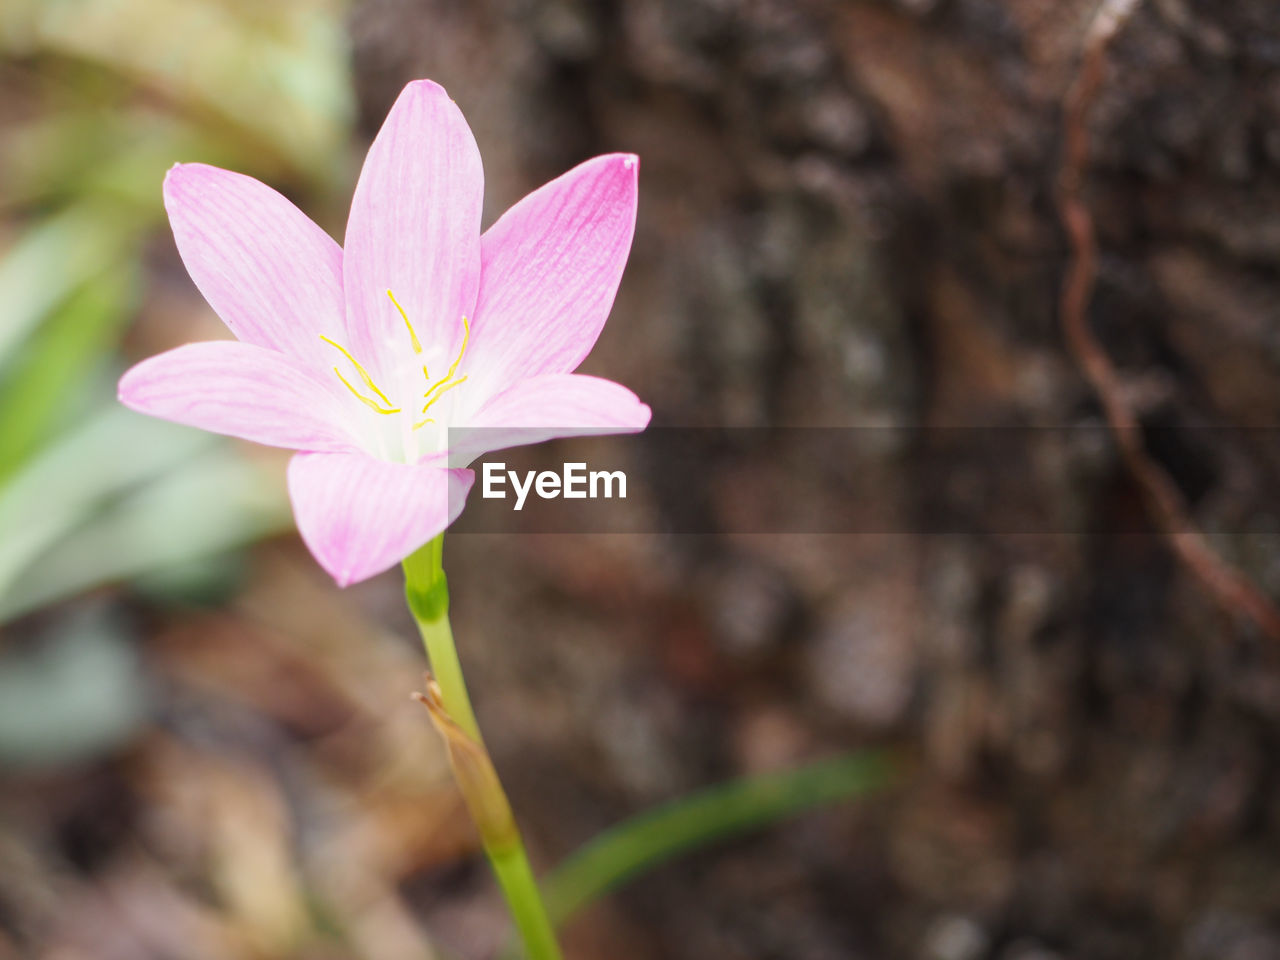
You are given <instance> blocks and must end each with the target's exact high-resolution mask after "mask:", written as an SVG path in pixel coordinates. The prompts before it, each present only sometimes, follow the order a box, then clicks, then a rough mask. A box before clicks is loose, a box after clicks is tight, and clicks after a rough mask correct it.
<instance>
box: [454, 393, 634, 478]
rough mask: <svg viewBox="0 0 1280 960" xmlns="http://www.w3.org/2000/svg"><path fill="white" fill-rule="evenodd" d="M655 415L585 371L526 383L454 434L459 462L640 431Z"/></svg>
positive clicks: (503, 395) (491, 403)
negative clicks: (548, 442)
mask: <svg viewBox="0 0 1280 960" xmlns="http://www.w3.org/2000/svg"><path fill="white" fill-rule="evenodd" d="M650 416H651V411H650V410H649V407H648V405H646V404H644V403H641V402H640V400H639V398H637V397H636V395H635V394H634V393H632V392H631V391H630V390H628V389H627V388H626V387H624V386H622V384H620V383H614V382H613V381H612V380H604V379H601V378H600V377H589V376H586V375H585V374H580V373H549V374H545V375H543V376H541V377H531V378H530V379H528V380H521V381H520V382H518V383H517V384H515V385H514V386H512V387H510V388H509V389H507V390H505V391H503V392H502V393H500V394H499V395H498V396H496V397H494V398H493V399H492V400H490V401H489V402H488V403H487V404H485V405H484V406H483V407H481V408H480V410H479V411H478V412H477V413H476V414H475V415H474V416H472V417H470V418H469V419H468V420H467V422H466V424H465V426H464V427H463V428H462V429H457V428H455V429H453V430H451V431H450V433H449V453H450V460H451V462H453V463H455V464H456V463H466V462H469V461H470V460H471V459H472V458H474V457H476V456H479V455H480V454H482V453H487V452H489V451H490V450H502V449H504V448H506V447H519V446H523V445H525V444H528V443H541V442H542V441H543V440H550V439H551V438H552V437H573V436H591V435H600V434H610V433H637V432H639V431H641V430H643V429H644V428H645V427H646V426H648V425H649V418H650Z"/></svg>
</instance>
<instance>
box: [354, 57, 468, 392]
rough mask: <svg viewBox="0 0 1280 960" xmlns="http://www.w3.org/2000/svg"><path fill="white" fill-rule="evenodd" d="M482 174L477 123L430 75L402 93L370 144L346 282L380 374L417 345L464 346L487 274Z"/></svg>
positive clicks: (366, 353)
mask: <svg viewBox="0 0 1280 960" xmlns="http://www.w3.org/2000/svg"><path fill="white" fill-rule="evenodd" d="M483 195H484V171H483V169H482V168H481V165H480V151H479V150H478V148H477V147H476V141H475V138H474V137H473V136H472V135H471V128H470V127H468V126H467V121H466V120H464V119H463V117H462V112H461V111H460V110H459V109H458V105H457V104H456V103H454V102H453V101H452V100H450V99H449V95H448V94H447V93H445V91H444V88H443V87H441V86H440V85H439V84H437V83H433V82H431V81H430V80H418V81H415V82H414V83H411V84H409V85H408V86H407V87H405V88H404V91H403V92H402V93H401V94H400V97H399V99H398V100H396V102H395V105H394V106H393V107H392V108H391V112H390V113H389V114H388V115H387V119H386V121H385V122H384V123H383V125H382V129H381V130H380V131H379V132H378V136H377V137H376V138H375V139H374V141H373V145H372V146H371V147H370V148H369V155H368V157H366V159H365V162H364V169H363V170H361V172H360V181H359V183H357V184H356V190H355V196H354V197H353V198H352V201H351V216H350V219H349V220H348V221H347V236H346V254H345V265H344V285H345V288H346V302H347V336H348V337H349V339H350V343H349V344H348V345H349V346H350V348H351V350H352V352H353V353H354V354H355V355H356V357H357V358H359V359H360V361H361V362H362V363H364V364H366V365H367V366H370V367H371V368H373V369H374V370H376V371H378V373H380V374H382V375H384V376H387V375H389V374H390V373H391V372H392V360H391V358H392V357H394V356H397V355H403V354H404V353H405V352H406V351H408V350H409V349H411V345H412V338H411V336H410V333H409V330H407V329H406V328H405V321H404V320H403V319H402V318H401V317H400V314H399V313H398V311H397V310H396V308H395V305H394V304H393V303H392V302H391V299H390V298H389V297H388V296H387V291H388V290H391V291H392V292H393V293H394V294H395V297H396V300H397V301H398V302H399V303H400V305H401V306H402V307H403V308H404V310H405V312H406V313H407V315H408V317H409V320H410V322H411V323H412V325H413V330H414V333H415V335H416V336H417V338H418V339H419V341H420V343H421V344H422V345H423V347H424V349H432V348H436V349H437V350H438V353H439V354H441V355H449V354H450V353H451V352H452V351H453V350H455V349H457V345H458V344H459V343H460V342H461V339H462V318H463V317H464V316H467V317H470V316H471V314H472V307H473V306H474V305H475V299H476V287H477V285H478V283H479V276H480V207H481V201H482V199H483Z"/></svg>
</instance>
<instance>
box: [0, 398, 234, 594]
mask: <svg viewBox="0 0 1280 960" xmlns="http://www.w3.org/2000/svg"><path fill="white" fill-rule="evenodd" d="M217 443H218V440H217V438H215V437H213V436H210V435H208V434H204V433H201V432H199V431H197V430H189V429H187V428H184V427H178V426H175V425H173V424H170V423H166V422H164V421H162V420H153V419H151V418H149V417H143V416H140V415H139V414H136V413H133V412H132V411H129V410H126V409H125V408H124V407H121V406H119V405H118V404H116V403H114V402H112V403H110V404H109V405H108V406H107V407H106V408H105V409H104V410H103V411H102V412H101V413H99V414H97V415H96V416H94V417H93V418H92V419H90V420H89V421H88V422H86V423H85V424H84V425H83V426H81V427H80V428H79V429H77V430H73V431H69V432H68V433H67V434H65V435H64V436H63V437H61V438H60V439H59V440H58V441H57V442H56V443H54V444H53V445H52V446H50V447H49V448H48V449H46V450H45V451H43V452H42V453H41V454H40V455H39V456H37V457H36V458H35V459H34V460H32V461H30V462H29V463H27V464H26V466H24V467H23V468H22V470H21V471H20V472H19V473H17V474H15V475H14V477H13V478H12V480H10V481H9V483H8V484H6V485H5V487H4V488H3V489H0V609H4V608H5V607H13V606H15V605H21V604H19V603H18V602H17V601H16V600H15V599H14V598H13V597H11V596H10V595H9V594H10V593H11V590H12V587H13V582H14V580H15V579H17V578H18V577H19V576H21V575H22V574H23V572H24V571H25V570H27V569H28V568H29V567H31V566H32V564H34V563H35V562H36V560H37V558H38V557H39V556H40V555H41V554H42V553H43V552H44V551H46V550H47V549H48V548H49V547H50V546H52V545H53V544H54V543H56V542H57V541H58V540H59V539H61V538H63V537H64V536H66V535H67V534H68V533H69V532H70V531H72V530H73V529H75V527H76V526H77V525H79V524H81V523H84V522H86V521H87V520H88V519H89V518H91V517H92V516H93V515H94V514H95V513H97V512H99V511H101V510H102V509H103V508H104V507H105V506H106V505H107V504H108V503H109V502H110V501H111V500H113V499H114V498H118V497H120V496H121V495H123V494H124V492H125V491H127V490H129V489H130V488H131V487H133V486H134V485H136V484H139V483H142V482H144V481H146V480H149V479H151V478H152V477H154V476H156V475H158V474H160V473H163V472H164V471H166V470H169V469H172V468H174V467H176V466H178V465H179V464H181V463H183V462H185V461H187V460H189V459H191V458H193V457H196V456H197V455H198V454H200V453H201V452H203V451H207V450H209V449H210V448H211V447H213V446H214V445H215V444H217Z"/></svg>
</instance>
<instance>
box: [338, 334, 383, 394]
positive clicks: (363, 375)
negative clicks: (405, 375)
mask: <svg viewBox="0 0 1280 960" xmlns="http://www.w3.org/2000/svg"><path fill="white" fill-rule="evenodd" d="M320 339H321V340H323V341H324V342H325V343H327V344H329V346H331V347H336V348H337V349H338V350H340V351H341V352H342V355H343V356H344V357H346V358H347V359H348V360H350V361H351V365H352V366H353V367H355V368H356V373H358V374H360V379H361V380H363V381H364V385H365V386H366V387H368V388H369V389H370V390H372V391H373V392H374V393H376V394H377V395H378V397H379V398H380V399H381V400H382V402H383V403H385V404H386V405H387V406H388V407H389V406H391V400H390V399H389V398H388V397H387V395H386V394H385V393H383V392H382V391H381V390H379V389H378V385H377V384H376V383H374V382H373V377H371V376H369V372H368V371H367V370H365V368H364V367H362V366H360V361H359V360H357V359H356V358H355V357H353V356H352V355H351V351H350V350H348V349H347V348H346V347H344V346H343V345H342V344H340V343H337V342H335V341H333V340H330V339H329V338H328V337H326V336H324V335H321V337H320ZM334 370H335V371H336V370H337V367H335V368H334ZM338 376H339V377H341V376H342V374H340V373H339V374H338ZM342 382H343V383H346V380H343V381H342ZM347 386H350V384H347ZM352 392H354V391H352ZM357 396H358V394H357Z"/></svg>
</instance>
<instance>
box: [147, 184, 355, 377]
mask: <svg viewBox="0 0 1280 960" xmlns="http://www.w3.org/2000/svg"><path fill="white" fill-rule="evenodd" d="M164 204H165V209H166V210H167V211H168V213H169V223H170V225H171V226H172V227H173V237H174V240H175V241H176V242H177V244H178V252H179V253H180V254H181V255H182V261H183V263H185V264H186V266H187V272H188V273H190V274H191V279H192V280H194V281H195V284H196V286H197V287H198V288H199V289H200V292H201V293H202V294H204V298H205V299H206V300H208V301H209V305H210V306H212V307H213V309H214V310H215V311H216V312H217V314H218V316H220V317H221V318H222V320H223V322H224V323H225V324H226V325H227V326H228V327H229V328H230V329H231V332H232V333H234V334H235V335H236V336H237V337H238V338H239V339H241V340H243V341H244V342H245V343H252V344H256V345H257V346H260V347H267V348H269V349H272V350H278V351H280V352H281V353H286V354H289V355H290V356H293V357H297V358H299V359H303V360H321V359H322V352H323V350H324V346H323V344H322V343H321V341H320V336H321V335H325V336H329V337H340V336H341V335H342V330H343V324H342V316H343V311H344V306H343V299H342V248H341V247H339V246H338V244H337V243H336V242H335V241H334V240H333V238H331V237H330V236H329V235H328V234H327V233H325V232H324V231H323V230H321V229H320V228H319V227H318V226H316V225H315V224H314V223H312V222H311V220H310V219H308V217H307V215H306V214H304V213H303V212H302V211H301V210H299V209H298V208H297V207H295V206H294V205H293V204H292V203H290V202H289V201H288V200H286V199H285V198H284V197H283V196H281V195H280V194H279V193H277V192H276V191H275V190H272V189H271V188H270V187H268V186H267V185H266V184H263V183H259V182H258V181H257V180H254V179H253V178H252V177H246V176H244V175H242V174H239V173H232V172H231V171H229V170H222V169H219V168H218V167H211V166H208V165H207V164H203V163H185V164H179V165H178V166H176V167H174V168H173V169H172V170H170V171H169V173H168V175H167V176H166V177H165V181H164Z"/></svg>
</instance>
